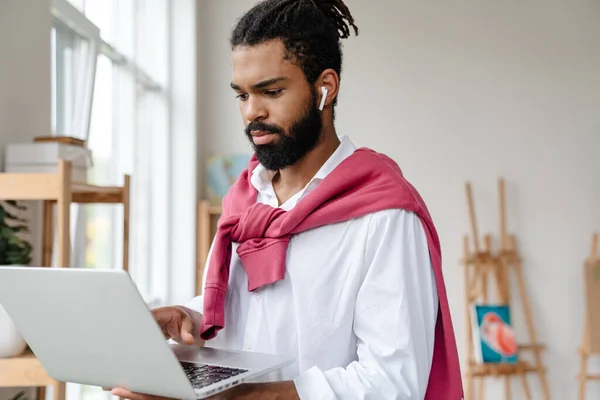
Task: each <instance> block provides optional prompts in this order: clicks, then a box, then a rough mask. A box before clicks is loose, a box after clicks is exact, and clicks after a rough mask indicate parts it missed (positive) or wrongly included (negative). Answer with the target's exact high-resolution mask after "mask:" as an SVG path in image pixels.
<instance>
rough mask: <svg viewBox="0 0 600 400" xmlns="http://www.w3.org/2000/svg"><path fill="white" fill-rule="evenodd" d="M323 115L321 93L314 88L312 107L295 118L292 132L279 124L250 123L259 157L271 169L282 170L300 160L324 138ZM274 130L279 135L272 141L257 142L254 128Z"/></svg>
mask: <svg viewBox="0 0 600 400" xmlns="http://www.w3.org/2000/svg"><path fill="white" fill-rule="evenodd" d="M322 129H323V119H322V116H321V113H320V112H319V109H318V107H317V94H316V91H315V90H311V98H310V101H309V104H308V107H306V109H305V110H304V112H303V113H302V115H301V116H300V118H298V119H297V120H296V121H294V122H293V123H292V124H291V126H290V128H289V130H288V132H286V131H285V130H284V129H283V128H281V127H280V126H278V125H273V124H266V123H264V122H260V121H253V122H250V123H249V124H248V126H246V130H245V131H246V136H247V137H248V140H250V144H251V145H252V147H253V149H254V153H255V154H256V158H257V159H258V161H259V162H260V163H261V164H262V165H263V166H264V167H265V168H266V169H268V170H271V171H279V170H280V169H284V168H286V167H289V166H291V165H294V164H296V163H297V162H298V161H299V160H300V159H302V158H303V157H304V156H305V155H306V154H307V153H308V152H310V151H311V150H313V149H314V148H315V147H316V146H317V144H318V143H319V140H320V139H321V131H322ZM255 130H256V131H264V132H268V133H274V134H276V135H277V136H278V137H277V138H276V140H274V141H273V142H272V143H268V144H261V145H256V144H254V142H253V140H252V135H251V134H250V132H251V131H255Z"/></svg>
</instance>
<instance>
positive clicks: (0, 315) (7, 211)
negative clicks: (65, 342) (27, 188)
mask: <svg viewBox="0 0 600 400" xmlns="http://www.w3.org/2000/svg"><path fill="white" fill-rule="evenodd" d="M26 209H27V208H26V207H25V206H24V205H22V204H19V203H18V202H16V201H5V202H0V265H23V266H25V265H29V263H30V262H31V254H32V246H31V244H30V243H29V242H28V241H27V240H26V239H25V238H24V236H23V235H24V234H26V233H27V225H26V221H25V220H24V219H23V218H21V217H19V215H18V214H19V213H22V212H23V211H25V210H26ZM26 347H27V343H26V342H25V340H24V339H23V337H22V336H21V335H20V334H19V332H18V331H17V329H16V327H15V325H14V324H13V322H12V320H11V319H10V317H9V316H8V314H7V313H6V311H5V310H4V308H2V305H0V357H14V356H17V355H19V354H21V353H22V352H23V351H24V350H25V348H26Z"/></svg>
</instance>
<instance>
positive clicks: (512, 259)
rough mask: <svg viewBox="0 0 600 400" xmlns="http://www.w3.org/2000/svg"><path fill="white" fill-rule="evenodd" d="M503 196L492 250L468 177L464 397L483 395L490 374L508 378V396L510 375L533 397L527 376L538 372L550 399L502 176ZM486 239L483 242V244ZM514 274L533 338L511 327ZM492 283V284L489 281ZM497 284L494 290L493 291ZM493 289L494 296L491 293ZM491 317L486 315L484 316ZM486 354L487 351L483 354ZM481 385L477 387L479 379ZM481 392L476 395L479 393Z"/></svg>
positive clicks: (525, 395)
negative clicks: (481, 230)
mask: <svg viewBox="0 0 600 400" xmlns="http://www.w3.org/2000/svg"><path fill="white" fill-rule="evenodd" d="M498 190H499V197H500V246H499V249H493V246H492V236H491V235H489V234H488V235H484V236H483V243H481V240H480V238H479V231H478V228H477V221H476V217H475V206H474V201H473V194H472V190H471V184H470V183H469V182H467V184H466V192H467V206H468V211H469V219H470V225H471V237H470V238H469V236H465V237H464V239H463V248H464V250H463V251H464V258H463V266H464V287H465V305H466V307H465V311H466V313H467V318H465V320H466V322H467V329H466V332H467V339H468V346H467V353H468V354H467V363H466V371H465V372H466V374H465V375H466V377H465V378H466V379H465V400H474V399H475V398H477V399H479V400H483V399H484V398H485V381H486V378H490V377H491V378H504V392H505V398H506V399H510V398H511V397H510V396H511V389H510V385H511V380H512V378H518V379H519V380H520V382H521V385H522V388H523V397H519V399H526V400H533V397H532V396H531V391H530V389H529V383H528V381H527V375H528V374H530V373H534V374H537V375H538V377H539V379H540V381H541V382H540V383H541V388H542V393H543V397H541V398H542V399H544V400H550V390H549V385H548V379H547V376H546V368H545V366H544V363H543V361H542V351H543V350H544V348H545V347H544V346H543V345H541V344H540V343H539V342H538V339H537V332H536V329H535V324H534V318H533V313H532V311H531V306H530V304H529V297H528V295H527V290H526V286H525V279H524V276H523V275H524V274H523V265H522V262H521V258H520V256H519V253H518V251H517V244H516V243H517V241H516V238H515V236H514V235H509V234H508V233H507V232H508V231H507V227H506V207H505V200H504V197H505V196H504V180H503V179H500V180H499V181H498ZM482 244H483V245H482ZM511 276H514V280H515V281H516V283H517V287H516V289H517V290H516V291H515V292H516V294H517V296H518V299H519V300H520V302H519V303H518V304H519V305H520V308H522V310H523V312H524V314H525V323H526V328H527V331H526V332H527V333H528V336H529V342H528V343H525V341H524V340H522V338H518V337H516V335H515V334H514V330H513V327H512V321H511V316H510V314H511V312H512V311H513V308H512V306H511V297H512V293H511V292H512V290H511V285H510V282H511ZM490 283H492V285H493V286H490ZM493 289H495V290H493ZM492 292H493V294H495V296H492ZM486 318H487V320H486ZM524 351H529V352H531V353H532V355H533V361H532V362H529V361H528V360H526V359H525V358H524V357H523V358H522V357H521V353H522V352H524ZM484 354H485V355H484ZM476 382H477V383H478V390H477V392H476V391H475V383H476ZM476 393H477V394H476Z"/></svg>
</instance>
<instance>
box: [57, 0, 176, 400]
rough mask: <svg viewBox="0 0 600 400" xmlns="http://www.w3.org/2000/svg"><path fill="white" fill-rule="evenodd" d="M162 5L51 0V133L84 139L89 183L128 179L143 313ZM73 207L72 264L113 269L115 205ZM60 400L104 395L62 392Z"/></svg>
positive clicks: (161, 107)
mask: <svg viewBox="0 0 600 400" xmlns="http://www.w3.org/2000/svg"><path fill="white" fill-rule="evenodd" d="M169 7H170V2H169V1H168V0H136V1H133V0H68V1H67V0H53V1H52V13H53V23H52V32H51V53H52V63H51V65H52V71H51V72H52V131H53V134H55V135H66V136H75V137H78V138H81V139H84V140H86V146H87V147H88V148H89V149H90V150H91V152H92V157H93V165H92V167H91V168H90V169H88V181H90V182H92V183H96V184H106V185H114V184H122V180H123V175H124V174H129V175H131V177H132V178H131V184H132V187H131V213H130V244H129V245H130V249H129V250H130V253H129V254H130V259H129V266H130V273H131V275H132V277H133V279H134V281H135V283H136V285H137V287H138V289H139V290H140V292H141V293H142V295H143V296H144V297H145V299H146V301H147V302H148V303H149V304H150V305H151V306H156V305H160V304H163V303H164V302H165V301H166V296H167V293H168V290H169V289H168V284H169V282H168V279H167V278H166V277H167V276H168V263H169V262H168V254H167V251H166V250H165V249H166V247H167V246H168V244H169V235H168V232H169V230H168V229H167V227H166V226H165V225H168V223H169V222H168V220H167V218H168V216H167V215H168V211H169V210H168V201H169V192H168V190H167V189H168V187H169V174H170V170H169V138H170V129H169V121H170V106H169V96H168V90H167V85H168V80H169V61H168V55H169ZM74 207H75V208H76V209H75V211H74V213H73V214H72V215H73V216H74V221H73V222H72V223H73V225H74V233H75V234H74V235H73V237H74V243H73V251H72V264H73V265H76V266H83V267H87V268H120V267H121V264H122V262H121V260H122V251H123V249H122V232H123V231H122V229H123V226H122V225H123V224H122V210H121V207H119V206H115V205H110V204H109V205H86V206H83V207H79V206H77V205H75V206H74ZM157 244H159V245H158V246H157ZM161 245H162V246H161ZM67 396H68V397H69V399H72V400H79V399H81V398H82V397H83V398H84V399H85V400H89V399H95V398H98V399H103V400H106V399H107V398H109V397H110V394H108V393H106V392H103V391H101V390H100V389H98V388H91V387H87V386H80V385H68V389H67Z"/></svg>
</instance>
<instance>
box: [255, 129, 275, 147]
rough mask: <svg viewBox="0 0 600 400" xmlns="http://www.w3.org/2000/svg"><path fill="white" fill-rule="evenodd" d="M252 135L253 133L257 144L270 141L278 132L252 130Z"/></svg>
mask: <svg viewBox="0 0 600 400" xmlns="http://www.w3.org/2000/svg"><path fill="white" fill-rule="evenodd" d="M250 135H252V141H253V142H254V144H256V145H261V144H267V143H270V142H272V141H273V140H274V139H275V138H276V137H277V135H276V134H274V133H271V132H266V131H252V132H250Z"/></svg>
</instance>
